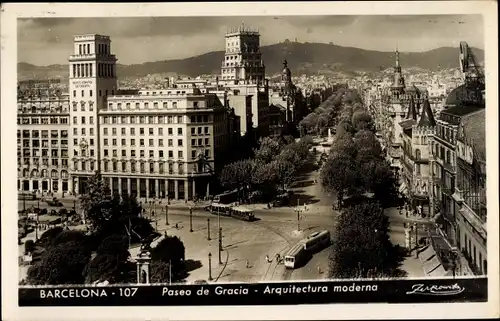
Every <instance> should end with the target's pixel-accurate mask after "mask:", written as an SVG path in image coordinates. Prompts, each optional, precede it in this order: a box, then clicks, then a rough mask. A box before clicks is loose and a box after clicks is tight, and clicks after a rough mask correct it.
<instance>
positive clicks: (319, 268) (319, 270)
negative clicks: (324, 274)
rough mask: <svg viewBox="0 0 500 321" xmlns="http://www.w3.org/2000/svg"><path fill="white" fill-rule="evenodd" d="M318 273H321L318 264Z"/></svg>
mask: <svg viewBox="0 0 500 321" xmlns="http://www.w3.org/2000/svg"><path fill="white" fill-rule="evenodd" d="M318 274H321V267H320V266H319V265H318Z"/></svg>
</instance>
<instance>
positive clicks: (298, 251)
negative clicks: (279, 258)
mask: <svg viewBox="0 0 500 321" xmlns="http://www.w3.org/2000/svg"><path fill="white" fill-rule="evenodd" d="M309 257H310V255H309V253H308V252H307V251H306V250H305V249H304V243H302V242H299V243H297V244H295V245H294V246H293V247H292V248H291V249H290V250H289V251H288V252H287V254H286V255H285V259H284V261H285V268H287V269H295V268H298V267H300V266H301V265H302V264H304V263H305V262H306V261H307V260H308V259H309Z"/></svg>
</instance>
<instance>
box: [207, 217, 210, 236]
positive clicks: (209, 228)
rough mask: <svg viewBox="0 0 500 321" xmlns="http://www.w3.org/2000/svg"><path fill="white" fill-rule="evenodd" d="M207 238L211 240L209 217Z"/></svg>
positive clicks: (208, 220)
mask: <svg viewBox="0 0 500 321" xmlns="http://www.w3.org/2000/svg"><path fill="white" fill-rule="evenodd" d="M207 233H208V234H207V240H208V241H210V219H209V218H207Z"/></svg>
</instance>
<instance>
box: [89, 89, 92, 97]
mask: <svg viewBox="0 0 500 321" xmlns="http://www.w3.org/2000/svg"><path fill="white" fill-rule="evenodd" d="M89 95H90V97H92V89H91V90H89Z"/></svg>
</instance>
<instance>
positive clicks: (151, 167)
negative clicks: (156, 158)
mask: <svg viewBox="0 0 500 321" xmlns="http://www.w3.org/2000/svg"><path fill="white" fill-rule="evenodd" d="M154 171H155V163H149V172H150V173H154Z"/></svg>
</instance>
